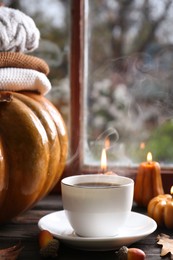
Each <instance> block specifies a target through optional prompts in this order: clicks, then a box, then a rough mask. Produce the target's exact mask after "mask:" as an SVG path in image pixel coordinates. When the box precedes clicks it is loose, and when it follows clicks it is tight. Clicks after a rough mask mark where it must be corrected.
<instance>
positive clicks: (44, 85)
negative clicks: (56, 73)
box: [0, 68, 51, 95]
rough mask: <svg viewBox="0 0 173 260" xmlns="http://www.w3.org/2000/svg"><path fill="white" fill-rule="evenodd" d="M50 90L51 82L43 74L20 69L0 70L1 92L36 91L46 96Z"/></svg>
mask: <svg viewBox="0 0 173 260" xmlns="http://www.w3.org/2000/svg"><path fill="white" fill-rule="evenodd" d="M50 89H51V84H50V81H49V80H48V78H47V77H46V75H45V74H44V73H42V72H39V71H36V70H32V69H20V68H1V69H0V90H6V91H36V92H38V93H40V94H42V95H45V94H47V92H48V91H50Z"/></svg>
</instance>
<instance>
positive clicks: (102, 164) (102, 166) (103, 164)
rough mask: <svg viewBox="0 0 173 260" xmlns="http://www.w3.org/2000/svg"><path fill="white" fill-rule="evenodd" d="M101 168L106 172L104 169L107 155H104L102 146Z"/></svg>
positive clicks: (104, 151) (104, 150)
mask: <svg viewBox="0 0 173 260" xmlns="http://www.w3.org/2000/svg"><path fill="white" fill-rule="evenodd" d="M101 169H102V172H106V170H107V156H106V149H105V148H103V150H102V155H101Z"/></svg>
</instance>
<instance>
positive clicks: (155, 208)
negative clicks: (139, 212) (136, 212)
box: [147, 194, 173, 229]
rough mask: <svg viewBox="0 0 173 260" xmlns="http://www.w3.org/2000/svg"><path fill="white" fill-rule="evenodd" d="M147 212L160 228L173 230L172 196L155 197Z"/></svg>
mask: <svg viewBox="0 0 173 260" xmlns="http://www.w3.org/2000/svg"><path fill="white" fill-rule="evenodd" d="M147 212H148V215H149V216H150V217H151V218H153V219H154V220H155V221H156V222H157V224H158V225H159V226H166V227H167V228H170V229H171V228H173V199H172V196H171V195H170V194H164V195H158V196H156V197H154V198H153V199H152V200H151V201H150V202H149V204H148V207H147Z"/></svg>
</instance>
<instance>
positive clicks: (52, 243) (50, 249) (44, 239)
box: [39, 230, 60, 258]
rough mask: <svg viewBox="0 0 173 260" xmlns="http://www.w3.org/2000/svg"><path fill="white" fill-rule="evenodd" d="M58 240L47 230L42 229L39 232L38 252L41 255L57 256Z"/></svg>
mask: <svg viewBox="0 0 173 260" xmlns="http://www.w3.org/2000/svg"><path fill="white" fill-rule="evenodd" d="M59 244H60V243H59V241H58V240H57V239H55V238H54V237H53V236H52V234H51V233H50V232H49V231H48V230H42V231H41V232H40V234H39V245H40V254H41V256H43V257H52V258H54V257H57V256H58V249H59Z"/></svg>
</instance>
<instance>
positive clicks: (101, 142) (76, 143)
mask: <svg viewBox="0 0 173 260" xmlns="http://www.w3.org/2000/svg"><path fill="white" fill-rule="evenodd" d="M15 2H17V3H18V5H19V9H20V10H22V11H24V12H25V13H27V14H28V15H30V16H32V17H33V18H34V20H35V21H36V24H37V25H39V27H40V30H41V35H42V40H41V46H40V49H38V51H37V52H36V55H37V56H41V57H43V58H44V59H45V60H46V61H47V62H48V64H49V65H50V71H51V74H50V75H49V78H50V80H51V83H52V86H53V88H52V92H51V93H50V94H49V96H48V98H50V100H51V101H52V102H54V103H55V104H56V106H57V107H58V108H59V109H60V111H61V113H62V115H63V116H64V118H65V120H66V123H67V126H68V129H69V139H70V153H69V159H68V165H67V166H69V167H67V174H77V173H79V172H85V171H87V172H88V171H90V172H92V171H96V172H98V171H99V170H100V157H101V152H102V149H103V148H104V147H106V152H107V160H108V162H107V163H108V168H109V169H111V170H115V171H116V172H118V173H120V174H125V175H127V174H128V175H129V174H135V171H136V168H137V166H138V164H139V163H140V162H141V161H144V160H146V156H147V152H149V151H151V152H152V154H153V159H154V160H156V161H159V162H160V163H161V165H162V171H165V172H171V170H172V164H173V134H172V131H173V116H172V115H173V106H172V100H173V87H172V82H173V76H172V75H173V73H172V68H173V38H172V34H171V33H170V32H171V28H172V22H173V2H172V1H171V0H165V1H161V0H158V1H156V0H146V1H145V0H143V1H137V0H123V1H119V0H101V1H100V0H80V1H79V0H71V1H70V0H69V1H61V0H58V1H55V0H54V1H50V0H43V1H41V2H39V3H37V2H36V1H32V4H30V5H29V6H28V4H27V1H23V0H22V1H15ZM13 4H14V3H13ZM46 6H49V8H48V9H46V8H45V7H46ZM42 10H43V12H42ZM45 10H46V12H45ZM70 17H71V22H70V19H69V18H70ZM69 36H70V40H69ZM69 57H70V59H69ZM69 115H70V116H69Z"/></svg>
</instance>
